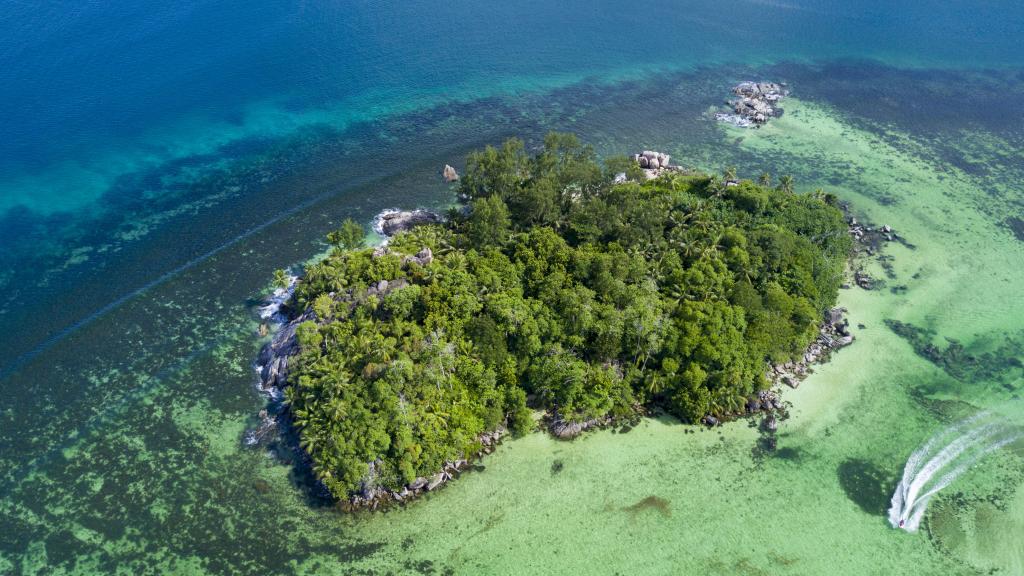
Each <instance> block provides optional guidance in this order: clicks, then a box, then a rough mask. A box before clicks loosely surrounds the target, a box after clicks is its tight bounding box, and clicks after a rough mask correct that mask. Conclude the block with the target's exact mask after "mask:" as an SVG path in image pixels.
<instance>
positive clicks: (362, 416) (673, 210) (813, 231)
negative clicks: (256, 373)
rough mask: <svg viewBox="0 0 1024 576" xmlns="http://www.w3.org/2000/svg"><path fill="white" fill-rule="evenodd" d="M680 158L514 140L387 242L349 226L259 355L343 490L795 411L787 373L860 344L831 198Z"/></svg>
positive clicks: (847, 238) (397, 218) (327, 477)
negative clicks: (777, 386)
mask: <svg viewBox="0 0 1024 576" xmlns="http://www.w3.org/2000/svg"><path fill="white" fill-rule="evenodd" d="M652 154H655V155H652ZM653 158H657V159H658V160H657V161H656V162H657V164H655V160H653ZM641 162H642V163H643V164H644V165H641ZM669 162H670V160H669V157H668V156H667V155H661V154H660V153H650V154H649V153H648V152H645V153H643V154H638V155H634V156H632V157H629V156H620V157H610V158H606V159H604V160H603V161H602V160H600V159H599V158H598V157H597V155H596V154H595V152H594V150H593V149H592V148H591V147H590V146H587V145H584V144H583V143H581V142H580V141H579V140H578V139H577V138H576V137H575V136H573V135H570V134H558V133H552V134H549V135H548V136H547V137H546V138H545V139H544V142H543V146H540V147H538V150H536V151H535V152H534V153H529V152H528V151H527V150H526V147H525V145H524V143H523V142H522V141H520V140H517V139H511V140H508V141H506V142H505V143H504V144H503V145H501V146H500V147H490V146H489V147H487V148H485V149H484V150H480V151H477V152H473V153H471V154H470V155H469V157H468V159H467V162H466V165H465V169H464V172H463V173H462V174H461V175H460V176H459V179H458V180H457V184H452V186H453V187H456V191H457V193H458V195H459V196H460V197H461V198H463V199H464V200H465V204H464V205H463V206H462V207H457V208H453V209H452V210H450V211H449V212H448V213H447V214H446V215H445V216H444V217H441V216H439V215H430V214H427V213H425V212H422V211H420V212H409V213H405V214H404V215H393V216H391V217H389V218H387V222H388V226H389V233H390V234H392V236H390V237H389V239H388V241H387V242H386V243H385V244H383V245H379V246H369V247H365V246H364V245H363V241H364V231H363V229H362V227H361V226H360V225H358V224H356V223H354V222H352V221H346V223H345V224H344V225H343V226H342V227H341V229H339V230H338V231H336V232H333V233H332V234H330V235H329V236H328V241H329V242H330V243H331V244H332V245H333V248H332V249H331V251H330V253H329V254H328V255H327V256H326V257H325V258H323V259H322V260H321V261H319V262H317V263H316V264H313V265H311V266H308V267H307V268H306V269H305V271H304V274H303V275H302V277H301V278H300V279H299V280H298V281H297V283H295V285H294V287H293V293H291V295H290V297H289V298H288V299H287V301H286V302H285V303H284V305H283V308H282V314H284V315H285V320H286V322H285V323H284V325H283V326H282V327H281V328H280V329H279V330H278V331H277V333H276V334H275V335H274V336H273V340H272V341H271V342H270V344H268V345H267V346H266V347H265V348H264V350H263V352H262V354H261V358H260V362H259V365H260V367H261V370H262V378H263V382H264V385H265V386H267V387H268V388H273V389H275V390H277V391H279V392H280V393H282V394H283V398H284V405H285V407H286V408H285V410H284V413H285V415H286V416H287V418H288V424H289V425H290V426H291V427H293V429H294V430H295V431H296V432H297V434H298V437H299V439H300V446H301V450H302V452H303V453H304V455H305V456H306V457H307V458H308V462H309V465H310V467H311V469H312V471H313V473H314V474H315V476H316V478H317V479H318V480H319V482H320V483H322V485H323V486H324V487H326V489H327V490H329V492H330V494H331V495H333V497H334V498H336V499H337V500H338V501H339V502H343V503H345V505H346V506H347V507H377V506H379V505H381V504H382V503H388V502H404V501H408V500H409V499H411V498H413V497H414V496H415V495H417V494H419V493H422V492H424V491H428V490H433V489H435V488H437V487H438V486H440V485H441V484H442V483H444V482H445V481H446V480H447V479H448V478H450V477H452V476H453V475H455V474H457V473H458V471H460V470H464V469H466V468H467V467H468V466H470V463H471V461H472V460H473V459H474V458H475V457H476V456H477V455H480V454H483V453H488V452H490V451H492V450H493V449H494V447H495V445H496V444H497V443H498V442H499V440H500V439H501V438H503V437H504V436H505V435H507V434H512V435H521V434H525V433H528V432H530V431H533V430H535V429H537V428H539V427H544V428H546V429H547V430H549V431H550V432H551V433H553V434H555V435H557V436H559V437H561V438H571V437H573V436H575V435H577V434H580V433H581V432H583V431H584V430H586V429H588V428H593V427H599V426H605V425H609V424H612V423H616V422H628V421H631V420H634V419H636V418H638V417H639V416H640V415H643V414H646V413H649V412H651V411H660V412H667V413H668V414H671V415H672V416H675V417H676V418H678V419H679V420H680V421H682V422H684V423H700V422H704V423H706V424H707V423H710V424H715V423H717V422H719V421H720V420H722V419H728V418H731V417H735V416H737V415H741V414H744V413H749V412H751V411H757V410H759V409H762V407H763V408H764V409H767V410H772V409H774V408H777V407H778V408H780V407H781V404H780V403H779V402H778V399H777V398H776V396H775V394H774V392H772V391H771V390H770V388H771V387H772V384H773V382H777V381H778V378H779V375H780V374H784V373H785V370H783V369H782V368H781V367H784V366H790V367H792V366H795V365H797V364H800V363H802V362H804V361H805V360H808V359H810V357H809V356H808V355H809V354H811V352H812V351H813V352H814V356H813V357H814V358H817V357H818V356H819V355H822V354H824V353H825V352H826V351H827V350H823V348H824V349H827V348H828V347H829V346H831V345H834V344H835V343H836V342H838V341H840V340H841V343H848V342H849V339H852V337H846V339H842V338H841V337H840V336H839V335H836V334H835V331H839V332H840V333H841V334H844V333H845V332H843V321H842V318H841V310H840V309H834V308H833V306H834V304H835V300H836V297H837V293H838V290H839V288H840V286H841V285H842V284H843V281H844V280H843V279H844V272H845V270H846V268H847V261H848V257H849V255H850V254H851V250H852V239H851V235H850V233H849V230H848V221H847V219H846V218H845V217H844V214H843V212H842V210H840V207H839V204H838V202H837V199H836V198H835V197H834V196H832V195H830V194H825V193H823V192H821V191H816V192H814V193H810V194H798V193H795V192H794V191H793V190H792V179H785V178H784V179H781V182H782V184H780V185H779V186H775V187H773V186H771V185H770V180H771V179H770V177H768V176H767V175H764V176H762V177H761V179H760V180H759V182H753V181H750V180H740V179H738V178H737V177H736V171H735V169H729V170H727V171H726V172H727V173H726V175H725V176H724V177H718V176H714V175H709V174H705V173H701V172H698V171H694V170H686V169H683V168H681V167H679V166H673V165H671V164H670V163H669ZM453 171H454V170H453ZM453 182H456V181H455V180H453ZM435 216H436V217H435ZM279 279H280V280H281V281H282V287H283V285H284V284H286V283H287V276H286V275H285V274H283V273H282V274H279ZM830 334H831V335H830ZM823 342H825V344H823ZM787 378H788V376H787ZM787 383H789V384H791V385H795V384H794V383H792V382H787ZM769 425H770V426H772V427H774V426H775V420H774V416H772V419H771V421H770V422H769ZM773 429H774V428H773Z"/></svg>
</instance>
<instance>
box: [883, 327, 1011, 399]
mask: <svg viewBox="0 0 1024 576" xmlns="http://www.w3.org/2000/svg"><path fill="white" fill-rule="evenodd" d="M885 325H886V326H888V327H889V329H890V330H892V331H893V332H895V333H896V334H897V335H898V336H900V337H901V338H903V339H904V340H906V341H907V342H909V343H910V345H911V346H912V347H913V348H914V352H916V353H917V354H918V355H919V356H921V357H922V358H925V359H926V360H928V361H929V362H931V363H932V364H935V365H936V366H938V367H940V368H942V369H943V370H944V371H945V372H946V373H947V374H949V375H950V376H952V377H953V378H956V379H957V380H959V381H961V382H977V381H982V380H987V381H999V382H1002V386H1003V388H1004V389H1006V390H1007V391H1010V392H1014V391H1016V390H1017V389H1018V387H1019V384H1016V383H1018V382H1020V377H1021V376H1024V374H1021V372H1022V363H1021V360H1020V359H1021V357H1024V343H1022V342H1021V340H1019V339H1017V338H1013V337H1009V336H1007V337H1004V338H1002V339H1001V340H1002V342H1001V343H1000V344H999V345H998V346H996V347H995V348H994V349H991V350H984V351H982V350H973V349H968V348H967V347H966V346H964V344H963V343H961V342H960V341H959V340H956V339H953V338H948V337H946V338H945V340H946V343H947V344H946V346H945V347H942V346H939V345H936V344H935V340H936V337H937V334H936V333H935V331H934V330H931V329H929V328H922V327H920V326H915V325H913V324H910V323H909V322H901V321H899V320H891V319H890V320H886V321H885Z"/></svg>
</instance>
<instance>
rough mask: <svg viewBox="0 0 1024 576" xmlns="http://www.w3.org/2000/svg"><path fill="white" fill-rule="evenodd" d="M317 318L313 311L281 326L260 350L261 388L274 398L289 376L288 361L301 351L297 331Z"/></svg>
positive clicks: (257, 363)
mask: <svg viewBox="0 0 1024 576" xmlns="http://www.w3.org/2000/svg"><path fill="white" fill-rule="evenodd" d="M315 317H316V316H315V314H313V311H312V310H307V311H306V312H304V313H303V314H300V315H299V316H298V317H297V318H295V319H293V320H291V321H290V322H288V323H286V324H284V325H283V326H281V329H280V330H278V331H277V333H276V334H274V337H273V338H272V339H271V340H270V343H269V344H267V345H266V346H264V347H263V349H262V350H260V355H259V357H258V358H257V360H256V365H257V367H258V369H259V375H260V388H261V389H262V390H263V391H264V392H266V393H268V394H270V395H271V396H272V397H276V396H279V395H280V394H281V390H282V389H283V388H284V385H285V381H286V379H287V376H288V360H289V358H291V357H292V356H294V355H295V354H297V353H298V351H299V343H298V341H297V339H296V338H295V330H296V329H297V328H298V326H299V324H301V323H303V322H305V321H306V320H310V319H314V318H315Z"/></svg>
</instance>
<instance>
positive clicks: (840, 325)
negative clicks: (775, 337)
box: [768, 308, 854, 388]
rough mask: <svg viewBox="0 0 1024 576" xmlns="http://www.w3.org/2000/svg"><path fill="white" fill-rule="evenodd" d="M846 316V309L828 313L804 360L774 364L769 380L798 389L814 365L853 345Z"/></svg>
mask: <svg viewBox="0 0 1024 576" xmlns="http://www.w3.org/2000/svg"><path fill="white" fill-rule="evenodd" d="M845 315H846V309H845V308H832V309H831V310H829V311H827V312H826V313H825V318H824V320H823V321H822V323H821V328H820V329H819V330H818V337H817V338H816V339H815V340H814V342H812V343H811V345H810V346H808V347H807V350H806V351H805V352H804V355H803V358H802V359H800V361H798V362H792V361H790V362H786V363H784V364H773V365H772V366H771V367H770V369H769V370H768V379H769V380H770V381H772V382H773V383H775V384H784V385H786V386H789V387H790V388H796V387H798V386H800V381H801V380H803V379H804V378H806V377H807V374H808V372H809V370H810V366H811V365H812V364H819V363H823V362H825V361H827V360H828V358H829V356H830V355H831V354H832V352H834V351H836V350H838V349H840V348H844V347H846V346H849V345H850V344H853V340H854V338H853V335H852V334H850V332H849V326H850V321H849V320H847V319H846V317H845Z"/></svg>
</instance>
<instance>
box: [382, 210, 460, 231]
mask: <svg viewBox="0 0 1024 576" xmlns="http://www.w3.org/2000/svg"><path fill="white" fill-rule="evenodd" d="M441 222H444V218H443V217H441V215H440V214H437V213H436V212H431V211H430V210H423V209H416V210H385V211H383V212H381V213H380V215H378V216H377V218H375V219H374V223H373V228H374V230H375V231H377V232H378V233H379V234H382V235H384V236H394V235H395V234H398V233H399V232H402V231H405V230H408V229H410V228H413V227H415V226H420V225H422V224H440V223H441Z"/></svg>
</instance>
